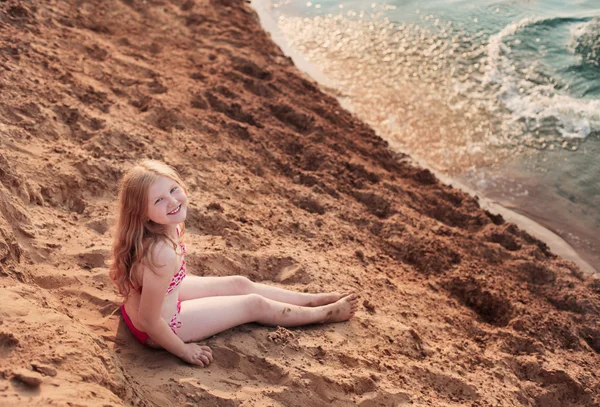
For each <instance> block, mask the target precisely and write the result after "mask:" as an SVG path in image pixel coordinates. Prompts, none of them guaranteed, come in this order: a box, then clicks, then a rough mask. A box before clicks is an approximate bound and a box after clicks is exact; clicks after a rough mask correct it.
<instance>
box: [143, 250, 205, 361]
mask: <svg viewBox="0 0 600 407" xmlns="http://www.w3.org/2000/svg"><path fill="white" fill-rule="evenodd" d="M151 255H152V257H151V258H152V259H155V260H156V265H157V267H156V268H150V267H148V266H147V265H143V267H144V270H143V277H142V278H143V285H142V286H143V287H144V289H143V290H142V295H141V299H140V308H139V321H140V322H139V323H140V329H141V330H142V331H144V332H146V333H147V334H148V335H150V338H152V340H153V341H154V342H156V343H157V344H158V345H160V346H162V347H163V348H165V349H166V350H167V351H169V352H171V353H172V354H174V355H175V356H177V357H179V358H181V359H183V360H185V361H186V362H188V363H193V364H199V365H208V364H209V363H210V362H211V360H212V355H209V354H208V352H206V351H205V350H203V349H202V348H201V347H200V346H199V345H197V344H194V343H189V344H186V343H184V342H183V341H182V340H181V339H180V338H179V337H178V336H177V335H175V333H174V332H173V331H172V330H171V328H170V327H169V324H168V323H167V321H165V320H164V319H163V318H162V306H163V302H164V299H165V292H166V291H167V288H168V286H169V284H170V283H171V279H172V278H173V274H174V273H173V271H174V270H175V269H176V268H177V266H178V264H179V263H178V258H177V254H176V253H175V250H173V248H172V247H170V246H169V245H168V244H166V243H163V242H159V243H157V244H156V245H155V246H154V250H153V253H152V254H151Z"/></svg>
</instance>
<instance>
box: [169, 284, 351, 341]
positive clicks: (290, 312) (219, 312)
mask: <svg viewBox="0 0 600 407" xmlns="http://www.w3.org/2000/svg"><path fill="white" fill-rule="evenodd" d="M357 308H358V297H357V296H356V295H354V294H352V295H348V296H346V297H343V298H341V299H340V300H338V301H336V302H335V303H333V304H328V305H323V306H319V307H301V306H297V305H290V304H286V303H282V302H278V301H273V300H270V299H268V298H265V297H262V296H260V295H257V294H247V295H235V296H217V297H206V298H198V299H195V300H189V301H182V303H181V313H180V315H179V320H180V321H181V327H180V328H177V335H178V336H179V337H180V338H181V339H182V340H183V341H184V342H192V341H199V340H202V339H205V338H208V337H209V336H212V335H215V334H217V333H219V332H223V331H226V330H227V329H230V328H233V327H235V326H238V325H241V324H245V323H248V322H258V323H259V324H263V325H279V326H285V327H292V326H299V325H307V324H315V323H324V322H340V321H345V320H348V319H350V318H351V317H352V316H353V315H354V313H355V312H356V310H357Z"/></svg>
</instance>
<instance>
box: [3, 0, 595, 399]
mask: <svg viewBox="0 0 600 407" xmlns="http://www.w3.org/2000/svg"><path fill="white" fill-rule="evenodd" d="M0 49H1V50H2V52H1V53H0V208H1V211H0V213H1V215H0V236H1V239H0V298H1V299H0V406H47V405H55V406H129V405H134V406H161V407H162V406H196V405H200V406H264V407H267V406H277V407H283V406H286V407H287V406H303V407H306V406H357V405H358V406H362V407H375V406H436V407H437V406H472V407H483V406H532V407H564V406H578V407H592V406H600V377H599V373H598V372H600V355H599V353H600V325H599V322H600V280H599V279H598V278H594V277H591V276H589V275H587V274H585V273H583V272H582V271H581V270H580V269H579V268H578V267H577V266H576V265H575V264H574V263H572V262H569V261H566V260H564V259H562V258H560V257H558V256H556V255H555V254H553V253H552V252H551V250H549V248H548V246H547V245H546V244H545V243H543V242H541V241H539V240H537V239H536V238H534V237H532V236H531V235H530V234H528V233H527V232H526V231H524V230H522V229H519V228H518V227H517V226H515V225H514V224H511V223H509V222H506V221H505V220H504V219H503V218H502V217H501V216H498V215H494V214H492V213H490V212H487V211H485V210H484V209H482V208H481V207H480V204H479V202H478V201H477V199H476V198H474V197H471V196H469V195H467V194H465V193H463V192H460V191H459V190H457V189H454V188H452V187H449V186H447V185H444V184H443V183H441V182H439V181H438V180H437V179H436V177H435V176H434V175H432V173H431V172H430V171H428V170H426V169H421V168H418V167H415V166H414V165H413V164H411V160H410V158H409V157H407V156H404V155H402V154H398V153H393V152H392V151H391V149H390V148H389V147H388V145H387V143H386V142H385V141H383V140H382V139H381V138H379V137H378V136H377V135H376V134H375V132H374V131H373V130H372V129H371V128H370V127H368V126H367V125H366V124H364V123H363V122H361V121H360V120H358V119H357V118H356V117H355V116H353V115H352V114H351V113H349V112H348V111H346V110H344V109H343V108H342V107H341V106H340V105H339V103H338V102H337V101H336V100H335V99H334V98H333V97H331V96H329V95H327V94H325V93H323V92H322V91H321V90H320V89H319V87H318V85H317V84H316V82H314V81H313V80H312V79H310V78H308V77H307V76H306V75H305V74H303V73H302V72H301V71H300V70H299V69H297V68H296V67H295V66H294V65H293V64H292V62H291V60H290V59H289V58H287V57H286V56H285V55H284V54H283V53H282V52H281V50H280V49H279V48H278V47H277V46H276V45H275V44H274V43H273V42H272V41H271V39H270V38H269V36H268V34H267V33H266V32H265V31H264V30H263V29H262V27H261V26H260V23H259V20H258V17H257V15H256V13H255V11H254V10H253V9H252V7H251V6H250V4H249V3H248V2H244V1H237V0H220V1H217V0H214V1H208V0H206V1H202V0H187V1H183V0H182V1H178V0H172V1H166V0H164V1H163V0H149V1H141V0H121V1H118V0H107V1H98V0H96V1H88V2H76V1H72V0H69V1H55V0H52V1H45V2H41V1H16V0H8V1H4V2H0ZM142 158H155V159H159V160H163V161H165V162H167V163H168V164H170V165H172V166H174V167H175V168H176V169H177V170H178V171H179V173H180V174H181V175H182V177H183V178H184V180H185V181H186V183H187V185H188V186H189V187H190V201H191V207H190V209H189V211H188V218H187V222H186V227H187V234H186V237H185V238H186V240H185V243H186V245H187V257H186V261H187V264H188V273H190V274H193V275H199V276H226V275H238V274H239V275H244V276H247V277H249V278H250V279H252V280H254V281H260V282H263V283H266V284H272V285H276V286H280V287H285V288H289V289H294V290H297V291H306V292H319V291H348V290H353V291H356V292H357V293H359V295H360V297H361V299H360V303H361V308H360V310H359V312H358V313H357V315H356V316H355V317H354V318H353V319H351V320H350V321H349V322H345V323H339V324H330V325H323V326H310V327H302V328H294V329H284V328H278V327H263V326H259V325H256V324H249V325H244V326H241V327H238V328H235V329H233V330H230V331H227V332H224V333H221V334H219V335H216V336H214V337H212V338H209V339H208V340H207V341H205V342H203V343H205V344H207V345H209V346H210V347H211V348H212V349H213V351H214V359H215V360H214V363H213V364H211V365H210V366H209V367H208V368H205V369H202V368H197V367H193V366H190V365H187V364H185V363H184V362H182V361H181V360H179V359H177V358H176V357H174V356H173V355H171V354H169V353H167V352H166V351H159V350H153V349H150V348H147V347H143V346H142V345H140V344H139V343H138V342H137V341H136V340H135V338H134V337H133V336H132V334H131V333H130V332H129V331H128V330H127V327H126V326H125V323H124V321H123V320H122V318H121V316H120V313H119V305H120V299H119V298H118V297H117V295H116V294H115V292H114V290H113V287H112V283H111V281H110V279H109V277H108V262H109V261H110V245H111V242H112V228H113V224H114V221H115V210H114V207H115V205H116V198H117V192H118V181H119V179H120V178H121V176H122V175H123V173H124V172H125V171H126V170H127V169H128V168H130V167H131V166H132V165H133V164H134V163H135V162H136V161H137V160H139V159H142Z"/></svg>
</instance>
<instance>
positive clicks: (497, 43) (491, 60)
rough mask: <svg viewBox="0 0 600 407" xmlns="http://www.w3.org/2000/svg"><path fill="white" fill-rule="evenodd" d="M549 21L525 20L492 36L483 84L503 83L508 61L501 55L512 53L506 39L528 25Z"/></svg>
mask: <svg viewBox="0 0 600 407" xmlns="http://www.w3.org/2000/svg"><path fill="white" fill-rule="evenodd" d="M544 20H547V18H540V17H536V18H524V19H522V20H521V21H518V22H516V23H511V24H509V25H507V26H506V27H504V28H503V29H502V30H501V31H500V32H499V33H498V34H494V35H491V36H490V39H489V42H488V45H487V55H488V57H487V68H486V72H485V74H484V76H483V84H484V85H489V84H492V83H498V82H500V81H501V78H502V75H501V72H502V71H503V69H502V68H503V66H502V65H506V64H507V63H508V62H507V59H506V58H502V56H501V54H502V51H504V54H505V55H506V54H509V53H510V47H509V46H508V45H506V44H505V43H504V38H506V37H508V36H511V35H514V34H515V33H516V32H517V31H519V30H521V29H522V28H523V27H526V26H528V25H532V24H537V23H539V22H540V21H544Z"/></svg>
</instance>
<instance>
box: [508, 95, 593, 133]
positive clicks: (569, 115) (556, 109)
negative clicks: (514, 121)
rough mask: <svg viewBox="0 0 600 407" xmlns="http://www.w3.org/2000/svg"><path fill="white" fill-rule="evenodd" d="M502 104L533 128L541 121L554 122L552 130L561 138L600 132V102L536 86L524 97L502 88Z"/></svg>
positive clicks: (540, 123)
mask: <svg viewBox="0 0 600 407" xmlns="http://www.w3.org/2000/svg"><path fill="white" fill-rule="evenodd" d="M511 88H512V87H511ZM503 102H504V104H505V105H506V107H507V108H508V109H509V110H510V111H511V112H513V114H516V115H517V116H518V117H521V118H526V119H528V120H533V121H535V127H540V126H541V125H542V122H543V121H544V120H545V119H556V120H557V121H558V123H557V127H556V128H557V130H558V131H559V132H560V134H561V135H562V137H564V138H571V139H573V138H585V137H587V136H588V135H589V134H590V133H591V132H597V131H600V100H583V99H576V98H573V97H570V96H567V95H559V94H556V93H551V92H548V89H547V88H544V87H541V86H540V87H535V88H533V89H531V90H530V91H529V92H528V93H527V94H525V95H523V94H520V93H519V91H518V89H514V88H512V90H511V91H508V90H507V88H505V89H504V95H503Z"/></svg>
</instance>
